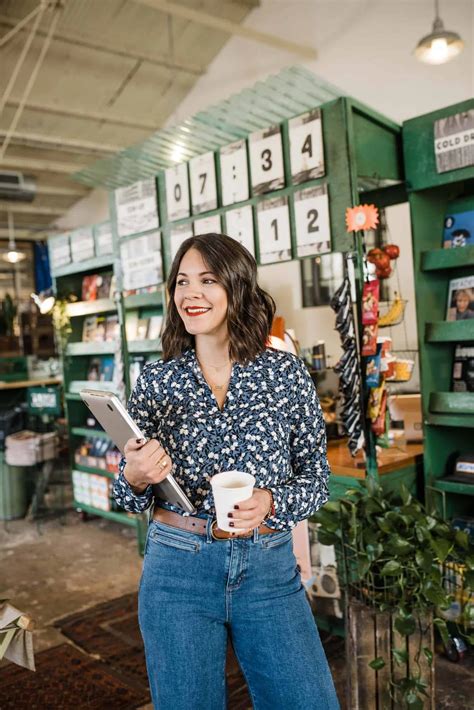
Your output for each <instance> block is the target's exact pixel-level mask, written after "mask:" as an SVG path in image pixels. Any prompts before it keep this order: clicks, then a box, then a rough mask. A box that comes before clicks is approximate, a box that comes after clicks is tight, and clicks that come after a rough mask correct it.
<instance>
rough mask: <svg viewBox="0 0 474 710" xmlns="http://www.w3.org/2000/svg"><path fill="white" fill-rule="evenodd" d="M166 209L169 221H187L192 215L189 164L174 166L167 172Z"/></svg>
mask: <svg viewBox="0 0 474 710" xmlns="http://www.w3.org/2000/svg"><path fill="white" fill-rule="evenodd" d="M165 186H166V209H167V211H168V221H169V222H173V221H174V220H176V219H185V218H186V217H189V215H190V209H189V183H188V164H187V163H181V164H180V165H173V167H172V168H167V169H166V170H165Z"/></svg>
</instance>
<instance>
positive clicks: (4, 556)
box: [0, 511, 474, 710]
mask: <svg viewBox="0 0 474 710" xmlns="http://www.w3.org/2000/svg"><path fill="white" fill-rule="evenodd" d="M62 523H63V524H61V520H60V519H59V518H57V519H53V520H49V521H45V522H43V523H41V525H38V524H37V523H36V522H28V521H26V520H16V521H11V522H8V523H3V522H1V521H0V570H1V575H0V580H1V583H2V588H1V589H0V599H5V598H7V599H9V600H10V601H11V603H12V604H13V605H14V606H16V607H17V608H18V609H20V610H21V611H24V612H25V613H28V614H30V615H31V616H32V617H33V618H34V619H35V621H36V630H35V635H34V639H35V641H34V643H35V651H36V652H39V651H42V650H44V649H46V648H50V647H52V646H56V645H58V644H60V643H64V642H65V641H67V639H65V637H64V636H62V634H61V632H60V631H59V629H55V628H53V626H52V624H53V622H54V621H55V620H56V619H59V618H61V617H63V616H66V615H68V614H72V613H74V612H78V611H81V610H83V609H86V608H87V607H91V606H94V605H96V604H99V603H100V602H104V601H108V600H110V599H114V598H116V597H119V596H121V595H123V594H128V593H130V592H133V591H135V590H136V589H137V586H138V581H139V577H140V572H141V564H142V560H141V558H140V557H139V555H138V552H137V543H136V536H135V530H134V529H132V528H130V527H128V526H122V525H118V524H117V523H113V522H109V521H106V520H104V519H101V518H94V519H91V520H89V521H87V522H83V521H82V520H81V519H80V517H79V516H78V514H77V513H75V512H72V511H70V512H68V513H67V514H66V515H65V516H64V518H63V519H62ZM329 648H331V644H329ZM335 648H336V649H337V651H336V653H335V657H330V656H329V660H330V663H331V667H332V670H333V674H334V678H335V682H336V686H337V688H338V693H339V695H340V697H341V700H342V698H343V694H344V677H345V672H346V668H345V661H344V656H343V648H342V647H341V645H340V644H336V645H335ZM4 663H6V661H2V662H0V666H1V665H3V664H4ZM436 685H437V702H436V708H437V710H447V709H448V708H456V710H473V708H474V701H473V698H474V658H473V657H472V656H471V657H470V658H469V659H468V660H467V662H464V663H462V664H453V663H450V662H449V661H447V660H446V659H444V658H443V657H441V656H437V661H436ZM146 708H147V710H151V709H152V706H151V705H147V706H146ZM367 710H369V709H367Z"/></svg>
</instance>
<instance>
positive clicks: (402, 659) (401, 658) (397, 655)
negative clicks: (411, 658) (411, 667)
mask: <svg viewBox="0 0 474 710" xmlns="http://www.w3.org/2000/svg"><path fill="white" fill-rule="evenodd" d="M392 656H393V657H394V659H395V662H396V663H397V665H399V666H404V665H405V663H406V662H407V661H408V653H407V652H406V651H405V650H404V649H402V648H392Z"/></svg>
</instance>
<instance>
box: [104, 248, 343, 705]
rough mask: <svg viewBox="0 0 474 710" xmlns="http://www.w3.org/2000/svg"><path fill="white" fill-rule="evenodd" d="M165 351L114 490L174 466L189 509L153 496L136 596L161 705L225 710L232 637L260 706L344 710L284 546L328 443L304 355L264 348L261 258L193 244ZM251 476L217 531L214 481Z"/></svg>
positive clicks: (177, 269)
mask: <svg viewBox="0 0 474 710" xmlns="http://www.w3.org/2000/svg"><path fill="white" fill-rule="evenodd" d="M167 287H168V291H169V296H170V301H169V305H168V313H167V317H166V322H165V327H164V332H163V336H162V347H163V360H160V361H158V362H154V363H151V364H149V365H147V366H146V367H145V368H144V369H143V371H142V373H141V375H140V377H139V379H138V381H137V384H136V387H135V389H134V391H133V394H132V396H131V397H130V402H129V412H130V414H131V416H132V417H133V418H134V419H135V421H136V422H137V424H138V425H139V427H140V429H141V431H142V432H143V434H144V435H145V436H146V437H147V438H150V439H151V440H150V441H148V442H147V443H144V441H143V440H135V439H131V440H130V441H129V442H128V443H127V446H126V449H125V452H126V459H123V460H122V462H121V466H120V470H121V472H120V475H119V478H118V480H117V482H116V483H115V487H114V494H115V498H116V500H117V502H118V503H119V505H121V506H122V507H123V508H125V510H128V511H131V512H135V513H139V512H142V511H143V510H145V509H147V508H148V507H149V506H150V505H151V504H152V490H151V484H153V483H157V482H159V481H161V480H163V478H164V477H165V476H167V475H168V474H169V473H170V472H172V473H173V475H174V476H175V478H176V480H177V482H178V483H179V484H180V485H181V487H182V488H183V490H184V491H185V492H186V494H187V495H188V497H189V498H190V500H191V502H192V503H193V505H194V506H195V508H196V509H197V513H196V514H195V515H193V516H189V515H187V514H185V513H184V512H183V511H182V510H179V509H178V508H174V507H173V506H172V505H169V504H166V503H163V502H162V501H160V500H156V501H155V502H154V511H153V520H152V522H151V523H150V527H149V531H148V537H147V543H146V549H145V558H144V564H143V573H142V578H141V581H140V589H139V621H140V628H141V632H142V635H143V639H144V642H145V653H146V661H147V670H148V676H149V679H150V686H151V692H152V697H153V703H154V706H155V708H159V710H184V709H185V708H186V710H188V709H192V710H200V708H202V709H203V710H204V708H205V709H206V710H220V709H221V708H225V707H226V687H225V661H226V647H227V638H228V635H229V636H230V638H231V640H232V644H233V647H234V650H235V653H236V655H237V658H238V660H239V663H240V666H241V668H242V671H243V673H244V675H245V677H246V680H247V684H248V687H249V691H250V694H251V696H252V699H253V702H254V705H255V707H256V708H259V710H263V709H265V708H268V709H269V710H270V708H271V710H290V709H291V710H303V709H304V710H310V709H312V708H314V709H316V708H319V709H320V710H332V709H333V708H338V707H339V705H338V702H337V698H336V695H335V691H334V686H333V682H332V678H331V675H330V672H329V668H328V665H327V661H326V658H325V655H324V651H323V649H322V646H321V643H320V640H319V636H318V632H317V628H316V625H315V623H314V619H313V617H312V613H311V610H310V607H309V604H308V602H307V600H306V596H305V592H304V588H303V586H302V584H301V579H300V575H299V572H298V570H297V567H296V560H295V557H294V555H293V551H292V535H291V529H292V528H293V527H294V526H295V525H296V523H297V522H298V521H299V520H303V519H304V518H307V517H308V516H310V515H311V514H312V513H314V512H315V511H316V510H317V509H318V508H320V507H321V506H322V505H323V504H324V503H325V502H326V500H327V498H328V492H327V478H328V475H329V468H328V463H327V459H326V437H325V429H324V423H323V418H322V413H321V409H320V406H319V402H318V399H317V395H316V391H315V389H314V385H313V384H312V381H311V378H310V376H309V374H308V372H307V370H306V368H305V366H304V364H303V362H302V361H301V360H299V359H298V358H296V357H295V356H294V355H291V354H289V353H285V352H280V351H276V350H273V349H270V348H266V343H267V340H268V337H269V334H270V328H271V324H272V320H273V316H274V312H275V304H274V302H273V300H272V298H271V297H270V296H269V295H268V294H266V293H265V292H264V291H262V290H261V289H260V288H259V286H258V284H257V268H256V263H255V260H254V259H253V257H252V256H251V255H250V253H249V252H248V251H247V250H246V249H245V248H244V247H242V246H241V245H240V244H239V243H238V242H237V241H235V240H234V239H231V238H230V237H227V236H224V235H220V234H207V235H201V236H196V237H192V238H190V239H187V240H186V241H185V242H184V243H183V244H182V246H181V248H180V249H179V251H178V253H177V255H176V257H175V259H174V261H173V265H172V267H171V272H170V275H169V278H168V284H167ZM232 469H238V470H241V471H247V472H249V473H252V474H253V475H254V476H255V478H256V488H255V489H254V492H253V495H252V497H251V498H250V499H248V500H247V501H244V502H242V503H240V504H239V505H238V506H235V510H234V512H233V513H231V514H230V516H229V517H232V520H231V521H230V525H229V526H230V527H233V528H234V529H235V532H232V533H229V532H225V531H222V530H219V528H217V527H216V523H215V520H214V517H215V510H214V504H213V498H212V492H211V486H210V482H209V481H210V478H211V476H213V475H214V474H216V473H218V472H219V471H226V470H232Z"/></svg>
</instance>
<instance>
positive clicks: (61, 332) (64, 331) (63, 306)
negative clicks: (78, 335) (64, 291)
mask: <svg viewBox="0 0 474 710" xmlns="http://www.w3.org/2000/svg"><path fill="white" fill-rule="evenodd" d="M73 300H76V299H75V298H71V297H70V296H69V297H67V298H58V299H56V302H55V304H54V307H53V311H52V315H53V326H54V330H55V332H56V337H57V344H58V347H59V350H60V355H61V356H63V357H64V355H65V354H66V348H67V344H68V341H69V337H70V335H71V333H72V328H71V319H70V317H69V315H68V309H67V307H68V304H69V303H71V302H72V301H73Z"/></svg>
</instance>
